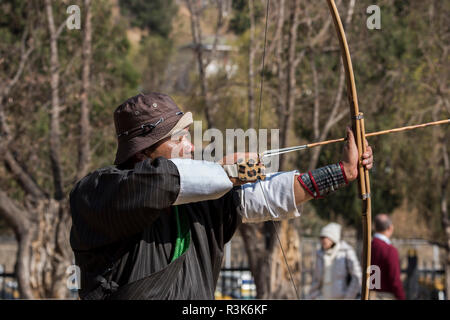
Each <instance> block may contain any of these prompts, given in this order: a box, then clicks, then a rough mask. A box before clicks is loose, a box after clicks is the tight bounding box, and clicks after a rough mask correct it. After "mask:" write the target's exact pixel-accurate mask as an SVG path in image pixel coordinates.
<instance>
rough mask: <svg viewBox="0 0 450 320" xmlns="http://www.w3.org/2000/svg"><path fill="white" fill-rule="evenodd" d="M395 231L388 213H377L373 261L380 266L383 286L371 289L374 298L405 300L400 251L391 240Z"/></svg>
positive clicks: (371, 295)
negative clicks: (401, 278)
mask: <svg viewBox="0 0 450 320" xmlns="http://www.w3.org/2000/svg"><path fill="white" fill-rule="evenodd" d="M393 233H394V225H393V224H392V221H391V219H390V218H389V217H388V215H386V214H378V215H376V216H375V234H374V236H373V240H372V254H371V258H372V260H371V262H372V265H375V266H378V267H379V268H380V277H381V279H380V285H381V287H380V288H375V289H374V290H371V291H370V299H372V300H374V299H376V300H394V299H397V300H405V292H404V290H403V285H402V281H401V280H400V260H399V258H398V251H397V249H396V248H395V247H394V246H393V245H392V243H391V240H390V238H391V237H392V234H393Z"/></svg>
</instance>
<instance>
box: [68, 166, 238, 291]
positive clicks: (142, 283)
mask: <svg viewBox="0 0 450 320" xmlns="http://www.w3.org/2000/svg"><path fill="white" fill-rule="evenodd" d="M179 190H180V177H179V173H178V170H177V167H176V166H175V165H174V164H173V162H171V161H168V160H167V159H164V158H158V159H155V160H154V161H153V162H150V160H145V161H142V162H140V163H138V164H136V165H135V167H134V169H131V170H119V169H118V168H116V167H106V168H102V169H99V170H96V171H94V172H92V173H90V174H88V175H87V176H86V177H84V178H83V179H81V180H80V181H79V182H77V184H76V185H75V187H74V188H73V190H72V191H71V193H70V208H71V215H72V229H71V234H70V244H71V246H72V250H73V252H74V254H75V263H76V264H77V265H78V266H79V267H80V271H81V288H80V290H79V295H80V298H82V299H214V290H215V286H216V283H217V279H218V276H219V272H220V268H221V264H222V259H223V248H224V245H225V243H226V242H228V241H229V240H230V239H231V237H232V236H233V234H234V232H235V231H236V229H237V227H238V226H239V224H240V223H241V218H240V216H241V215H240V214H239V210H241V207H240V199H239V193H238V192H237V190H238V189H236V188H235V189H232V190H231V191H230V192H228V193H227V194H226V195H225V196H223V197H222V198H220V199H217V200H211V201H203V202H196V203H190V204H185V205H180V206H179V207H178V209H179V212H180V213H181V214H185V215H187V216H188V219H189V225H190V231H191V239H190V245H189V248H188V249H187V251H186V252H185V253H184V254H183V255H182V256H181V257H180V258H178V259H176V260H175V261H173V262H170V260H171V257H172V255H173V249H174V248H173V244H174V241H175V237H176V221H175V218H174V215H173V213H172V210H171V209H170V208H171V205H172V204H173V203H174V201H175V200H176V198H177V195H178V192H179Z"/></svg>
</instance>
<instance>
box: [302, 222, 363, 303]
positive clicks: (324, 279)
mask: <svg viewBox="0 0 450 320" xmlns="http://www.w3.org/2000/svg"><path fill="white" fill-rule="evenodd" d="M320 242H321V249H320V250H318V251H317V255H316V264H315V268H314V272H313V280H312V284H311V289H310V292H309V295H308V297H307V298H308V299H322V300H331V299H356V298H357V297H358V295H359V294H360V290H361V266H360V264H359V261H358V259H357V257H356V254H355V251H354V250H353V248H352V247H351V246H350V245H349V244H348V243H347V242H345V241H343V240H341V226H340V225H339V224H338V223H330V224H328V225H326V226H325V227H324V228H322V230H321V232H320Z"/></svg>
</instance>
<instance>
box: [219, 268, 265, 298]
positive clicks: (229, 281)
mask: <svg viewBox="0 0 450 320" xmlns="http://www.w3.org/2000/svg"><path fill="white" fill-rule="evenodd" d="M215 297H216V299H255V298H256V285H255V282H254V280H253V277H252V274H251V272H250V270H249V269H247V268H224V269H222V270H221V272H220V275H219V280H218V282H217V288H216V293H215Z"/></svg>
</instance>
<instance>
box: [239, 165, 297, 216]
mask: <svg viewBox="0 0 450 320" xmlns="http://www.w3.org/2000/svg"><path fill="white" fill-rule="evenodd" d="M298 174H299V173H298V171H289V172H277V173H273V174H270V175H267V176H266V179H265V180H264V181H258V182H256V183H247V184H244V185H243V186H242V187H241V201H242V202H241V205H242V208H243V210H242V213H241V214H242V222H244V223H256V222H263V221H267V220H286V219H292V218H296V217H300V212H299V211H298V208H297V204H296V203H295V194H294V183H295V176H296V175H298Z"/></svg>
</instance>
